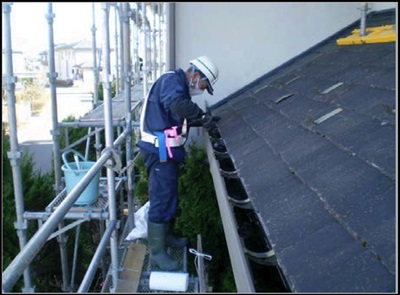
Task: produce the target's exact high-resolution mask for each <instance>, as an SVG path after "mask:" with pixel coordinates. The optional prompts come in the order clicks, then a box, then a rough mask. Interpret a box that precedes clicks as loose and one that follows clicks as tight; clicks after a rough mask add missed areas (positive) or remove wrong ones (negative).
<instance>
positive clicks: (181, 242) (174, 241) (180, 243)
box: [165, 222, 189, 248]
mask: <svg viewBox="0 0 400 295" xmlns="http://www.w3.org/2000/svg"><path fill="white" fill-rule="evenodd" d="M165 225H166V232H167V246H168V247H172V248H182V247H185V246H186V245H187V244H188V242H189V239H188V238H187V237H180V236H178V235H176V234H175V233H174V231H173V228H172V225H171V223H170V222H167V223H166V224H165Z"/></svg>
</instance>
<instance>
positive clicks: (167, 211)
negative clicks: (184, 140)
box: [140, 148, 179, 223]
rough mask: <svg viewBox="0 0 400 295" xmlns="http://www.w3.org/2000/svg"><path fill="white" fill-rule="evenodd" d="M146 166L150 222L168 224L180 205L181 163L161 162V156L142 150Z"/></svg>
mask: <svg viewBox="0 0 400 295" xmlns="http://www.w3.org/2000/svg"><path fill="white" fill-rule="evenodd" d="M140 153H141V155H142V157H143V161H144V164H145V166H146V171H147V177H148V186H149V201H150V207H149V212H148V221H150V222H153V223H166V222H168V221H170V220H171V219H172V217H173V216H174V214H175V212H176V208H177V204H178V173H179V163H178V162H175V161H173V160H172V159H168V160H167V161H166V162H160V159H159V155H158V154H154V153H150V152H148V151H146V150H145V149H142V148H141V149H140Z"/></svg>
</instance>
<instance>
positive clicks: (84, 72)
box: [54, 39, 101, 90]
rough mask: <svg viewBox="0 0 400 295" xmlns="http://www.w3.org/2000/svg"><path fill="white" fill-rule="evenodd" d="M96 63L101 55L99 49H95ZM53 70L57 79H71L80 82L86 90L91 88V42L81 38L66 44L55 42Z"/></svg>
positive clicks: (92, 76) (92, 78)
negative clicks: (56, 74)
mask: <svg viewBox="0 0 400 295" xmlns="http://www.w3.org/2000/svg"><path fill="white" fill-rule="evenodd" d="M96 54H97V56H96V59H97V63H99V59H100V57H101V49H100V48H99V47H98V48H97V51H96ZM54 55H55V70H56V72H57V73H58V77H57V79H59V80H73V81H74V83H80V84H82V86H83V88H85V89H87V90H91V89H93V81H94V75H93V51H92V42H91V41H90V40H86V39H83V40H81V41H78V42H74V43H68V44H57V45H56V46H55V49H54Z"/></svg>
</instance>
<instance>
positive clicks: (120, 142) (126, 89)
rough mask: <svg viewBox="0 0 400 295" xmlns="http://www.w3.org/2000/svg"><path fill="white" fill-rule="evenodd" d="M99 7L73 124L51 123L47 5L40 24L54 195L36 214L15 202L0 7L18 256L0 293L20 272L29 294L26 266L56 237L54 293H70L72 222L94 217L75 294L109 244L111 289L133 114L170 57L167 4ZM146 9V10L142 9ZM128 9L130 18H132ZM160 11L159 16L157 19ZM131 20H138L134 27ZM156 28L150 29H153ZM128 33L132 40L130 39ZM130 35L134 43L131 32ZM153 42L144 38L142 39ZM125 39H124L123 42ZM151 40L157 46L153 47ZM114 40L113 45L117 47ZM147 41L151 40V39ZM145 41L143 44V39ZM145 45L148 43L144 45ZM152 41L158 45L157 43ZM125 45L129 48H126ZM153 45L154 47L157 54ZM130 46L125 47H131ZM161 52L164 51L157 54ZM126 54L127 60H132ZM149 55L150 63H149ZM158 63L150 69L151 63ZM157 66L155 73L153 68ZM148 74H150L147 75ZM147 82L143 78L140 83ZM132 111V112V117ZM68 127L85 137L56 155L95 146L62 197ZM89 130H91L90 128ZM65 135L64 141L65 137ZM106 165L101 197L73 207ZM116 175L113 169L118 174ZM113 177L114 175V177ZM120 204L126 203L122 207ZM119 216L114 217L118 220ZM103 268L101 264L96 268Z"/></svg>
mask: <svg viewBox="0 0 400 295" xmlns="http://www.w3.org/2000/svg"><path fill="white" fill-rule="evenodd" d="M98 5H101V11H102V14H101V16H102V21H103V24H104V26H103V27H102V28H101V29H102V31H103V36H104V38H103V40H102V60H99V62H98V61H97V58H98V54H97V47H96V23H95V3H93V5H92V10H93V15H92V18H93V25H92V27H91V30H92V50H93V73H94V85H93V87H94V91H93V93H94V94H93V110H92V111H91V112H90V113H89V114H87V115H86V116H85V117H84V118H82V119H79V120H76V121H75V122H69V123H60V122H58V118H57V92H56V85H55V81H56V78H57V72H56V69H55V62H54V42H53V19H54V17H55V14H54V13H53V6H52V3H51V2H50V3H48V6H47V14H46V20H47V23H48V41H49V43H48V45H49V46H48V58H49V73H48V80H49V84H50V94H51V110H52V130H51V134H52V141H53V153H54V155H58V156H55V157H54V171H55V186H54V188H55V195H56V197H55V198H54V199H53V201H52V202H51V203H50V204H49V205H48V206H47V207H46V210H45V211H44V212H26V211H25V209H24V202H23V190H22V184H21V167H20V159H21V155H22V153H21V151H20V149H19V144H18V139H17V125H16V112H15V83H16V77H15V76H14V74H13V64H12V46H11V27H10V18H11V15H12V14H11V10H12V9H11V6H12V3H10V2H3V3H2V10H3V16H4V22H3V24H4V28H3V34H4V36H5V38H4V40H5V44H4V51H3V52H4V57H5V60H4V62H5V69H6V72H5V75H4V77H3V85H5V88H6V93H7V102H8V106H9V114H8V116H9V129H10V151H9V152H8V158H9V160H10V163H11V167H12V173H13V183H14V196H15V204H16V216H17V221H16V222H15V229H16V231H17V234H18V238H19V242H20V245H19V246H20V252H19V254H18V255H17V256H16V257H15V258H14V259H13V261H12V262H11V263H10V265H9V266H8V267H7V268H6V269H5V270H4V271H3V276H2V281H3V283H2V290H3V292H8V291H10V290H11V288H12V287H13V286H14V285H15V283H16V282H17V281H18V279H19V278H20V276H21V275H22V274H23V279H24V286H23V288H22V291H23V292H26V293H31V292H34V287H33V286H32V283H31V276H30V269H29V265H30V263H31V262H32V261H33V259H34V258H35V257H36V255H37V254H38V253H39V251H40V250H41V248H42V247H43V245H44V244H45V243H46V242H47V241H49V240H50V239H52V238H54V237H57V239H58V242H59V247H60V252H61V268H62V273H63V282H62V286H61V289H62V290H63V291H65V292H68V291H73V290H71V288H73V287H74V276H75V266H76V250H77V247H78V243H77V240H78V237H79V231H80V225H81V224H82V223H83V222H86V221H92V220H98V221H99V222H100V228H101V240H100V243H99V244H98V246H97V250H96V251H95V253H94V256H93V258H92V261H91V263H90V265H89V267H88V269H87V271H86V274H85V276H84V279H83V280H82V282H81V283H80V286H79V288H78V291H77V292H87V291H88V290H89V287H90V285H91V283H92V280H93V278H94V276H95V272H96V270H97V268H98V266H99V264H100V263H102V264H104V261H103V256H104V253H105V251H106V249H107V248H108V247H109V248H110V251H111V264H110V266H108V269H109V270H108V274H109V277H111V280H112V283H111V284H110V287H109V290H107V291H108V292H114V291H115V288H116V286H117V283H118V268H119V264H120V258H121V257H120V256H121V255H119V243H120V242H119V241H118V240H123V238H124V237H123V236H120V237H119V235H121V231H122V232H123V233H122V235H123V234H124V233H127V232H129V230H130V229H132V228H133V226H134V209H135V208H134V207H135V206H134V196H133V190H134V179H132V178H133V173H132V169H133V162H134V154H135V151H134V149H133V139H132V136H133V134H135V133H138V131H137V128H138V126H139V124H138V120H137V119H138V117H137V115H138V114H139V110H140V107H141V102H142V101H143V98H144V97H145V95H146V94H147V91H148V84H149V83H152V81H155V79H157V74H159V75H161V74H162V73H163V72H165V69H166V65H168V64H169V65H170V64H171V63H170V58H171V56H172V54H171V53H169V54H168V53H167V51H168V46H167V42H166V40H167V38H168V36H167V27H168V23H171V19H170V17H169V16H168V15H167V13H168V11H170V6H173V3H145V2H142V3H136V10H134V9H132V8H131V5H135V3H128V2H120V3H109V2H104V3H98ZM146 7H147V8H148V9H146ZM111 9H114V15H115V23H116V25H115V35H114V36H115V46H116V48H115V54H116V55H117V62H116V68H115V73H116V75H115V77H116V84H117V85H118V87H117V89H116V90H117V95H116V97H114V98H112V97H111V80H110V79H111V78H110V77H111V62H110V32H109V18H110V17H109V16H110V10H111ZM133 12H135V13H133ZM148 13H152V15H151V18H152V19H153V28H152V29H151V28H150V22H149V21H148V15H147V14H148ZM161 14H163V15H162V16H161ZM139 18H141V24H142V25H140V21H139ZM156 24H158V28H156ZM131 32H132V35H131ZM134 32H136V36H135V39H134V38H133V33H134ZM151 36H152V37H153V38H150V37H151ZM131 38H132V42H131ZM157 38H158V42H157ZM118 40H119V41H120V42H118ZM151 40H152V42H151ZM149 41H150V42H149ZM147 42H149V43H147ZM157 44H158V45H157ZM131 45H132V46H131ZM157 46H158V49H157ZM131 47H132V48H131ZM141 50H142V51H143V52H144V54H143V75H142V77H140V68H139V67H138V66H135V65H139V64H140V61H139V52H140V51H141ZM163 51H164V52H163ZM132 56H133V58H132ZM151 57H152V59H151ZM156 61H158V65H157V64H156ZM100 62H103V66H102V68H103V71H102V73H101V78H100V77H99V76H100V68H101V67H100ZM156 66H157V68H156ZM150 72H151V76H150V75H149V73H150ZM99 80H101V83H102V86H103V93H104V101H103V103H102V104H100V103H99V93H98V89H97V85H98V83H99ZM148 80H149V81H148ZM135 114H136V115H135ZM70 127H73V128H76V127H88V128H89V130H88V135H87V136H85V137H84V138H82V139H80V140H78V141H77V142H74V143H72V144H67V147H66V148H65V149H64V150H63V151H67V150H69V149H70V148H72V147H73V146H75V145H77V144H79V143H82V142H83V141H85V140H87V149H88V144H89V139H90V137H91V136H93V135H94V136H95V142H96V143H95V145H94V148H95V149H96V156H97V160H96V162H95V164H94V165H93V166H92V167H91V168H90V169H89V171H88V172H87V173H86V174H85V176H84V177H83V178H82V179H81V180H80V181H79V182H78V184H77V185H76V186H75V187H74V188H73V189H72V190H71V191H70V192H69V193H67V192H66V188H65V187H64V181H63V177H62V175H61V158H60V156H61V153H62V152H63V151H61V150H60V143H59V141H60V130H61V129H62V128H64V129H65V132H66V135H68V128H70ZM92 127H93V128H94V131H92V129H91V128H92ZM114 128H117V129H118V137H117V138H116V139H115V140H114ZM103 130H104V132H105V145H104V148H103V149H102V144H101V142H100V136H99V133H100V132H101V131H103ZM67 138H68V137H67ZM123 146H125V149H126V155H127V156H126V163H123V165H122V166H123V167H120V169H121V170H122V171H128V173H126V176H123V177H116V176H115V172H116V163H117V162H118V161H120V159H118V154H119V153H118V149H121V148H122V147H123ZM103 167H106V171H107V177H103V178H101V179H100V184H99V186H100V191H101V197H99V200H98V201H97V202H96V203H95V204H92V205H89V206H85V207H79V208H77V207H74V203H75V201H76V200H77V199H78V197H79V196H80V194H81V193H82V192H83V191H84V190H85V188H86V187H87V186H88V185H89V184H90V182H91V181H92V179H93V178H94V177H95V176H96V175H97V174H98V173H99V172H100V170H101V169H102V168H103ZM121 170H119V172H121ZM120 176H121V173H120ZM124 185H125V188H127V192H126V195H125V196H122V195H121V198H120V199H121V201H122V202H120V203H122V204H118V201H117V193H118V192H121V188H122V186H124ZM123 199H127V206H128V208H127V209H128V210H127V211H128V217H127V222H126V224H125V226H124V229H122V223H123V220H119V219H118V216H117V215H118V214H117V207H118V205H120V206H125V204H123V203H124V202H123ZM125 203H126V202H125ZM66 219H72V220H75V221H74V222H71V223H70V224H68V225H64V220H66ZM121 219H122V218H121ZM29 220H37V222H38V224H39V229H38V230H37V232H36V233H35V234H34V235H33V236H32V238H31V239H30V240H29V241H27V235H26V230H27V223H28V221H29ZM72 228H76V241H75V248H74V259H73V267H72V271H71V274H70V272H69V270H68V263H67V261H68V257H67V252H66V237H65V232H66V231H68V230H70V229H72ZM104 269H105V265H103V271H104Z"/></svg>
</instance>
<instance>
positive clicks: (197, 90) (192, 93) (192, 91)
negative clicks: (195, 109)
mask: <svg viewBox="0 0 400 295" xmlns="http://www.w3.org/2000/svg"><path fill="white" fill-rule="evenodd" d="M199 82H200V79H198V80H197V83H196V86H195V87H194V89H193V88H190V89H189V95H190V96H191V97H192V96H196V95H201V94H203V93H204V89H200V88H199ZM193 84H194V83H193V82H191V83H190V85H193Z"/></svg>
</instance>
